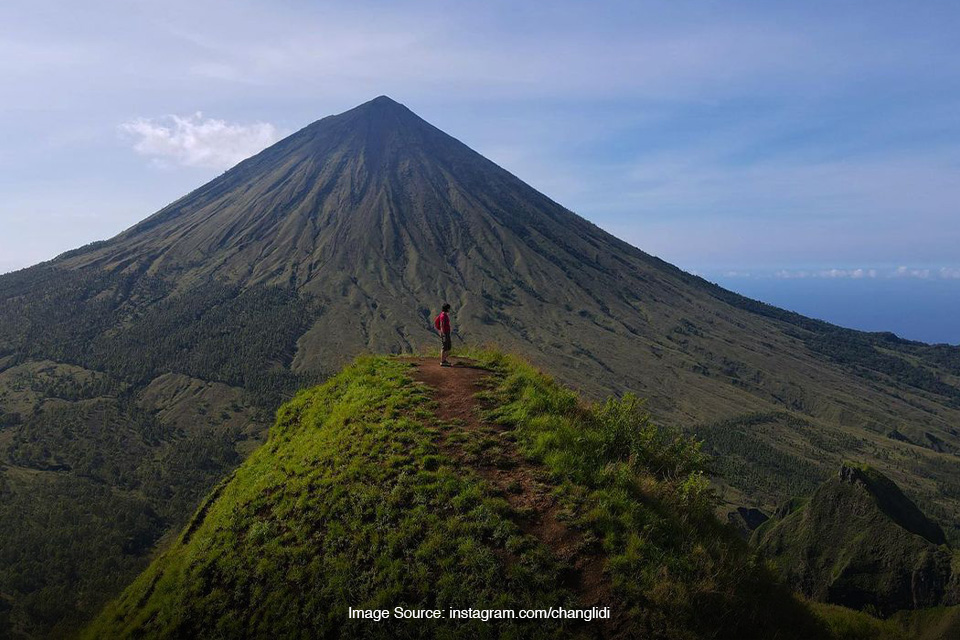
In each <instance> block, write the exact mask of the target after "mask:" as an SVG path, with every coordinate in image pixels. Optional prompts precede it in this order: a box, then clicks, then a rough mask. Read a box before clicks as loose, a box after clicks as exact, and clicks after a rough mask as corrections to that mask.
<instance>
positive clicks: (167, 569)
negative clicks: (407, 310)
mask: <svg viewBox="0 0 960 640" xmlns="http://www.w3.org/2000/svg"><path fill="white" fill-rule="evenodd" d="M408 367H409V365H407V364H405V363H402V362H399V361H396V360H390V359H385V358H373V357H368V358H363V359H361V360H359V361H358V362H357V363H355V364H354V365H353V366H351V367H349V368H348V369H347V370H345V371H344V372H343V373H341V374H340V375H338V376H336V377H335V378H333V379H331V380H330V381H329V382H328V383H326V384H324V385H322V386H321V387H318V388H316V389H311V390H309V391H305V392H302V393H300V394H299V395H298V396H296V398H295V399H294V400H293V401H291V402H290V403H288V404H286V405H285V406H284V407H283V408H282V409H281V410H280V411H279V412H278V416H277V423H276V426H275V427H274V429H273V430H272V431H271V434H270V438H269V440H268V442H267V443H266V444H265V445H264V446H263V447H261V448H260V449H259V450H258V451H256V452H255V453H254V454H253V455H252V456H251V457H250V459H249V460H248V461H247V462H246V463H245V464H244V465H242V466H241V467H240V468H239V469H238V471H237V472H236V474H235V475H234V476H233V477H232V478H231V479H229V480H228V481H226V482H225V483H224V484H222V485H221V486H220V488H219V489H218V490H217V492H215V494H214V496H212V497H211V498H210V499H208V502H207V503H206V504H205V505H204V506H202V507H201V508H200V510H199V511H198V513H197V515H196V516H195V518H194V521H193V522H192V523H191V524H190V525H189V526H188V527H187V529H186V530H185V532H184V534H182V535H181V537H180V539H179V540H178V542H177V543H176V544H175V545H174V546H173V547H172V548H171V549H169V550H167V551H166V552H165V553H164V554H163V555H162V556H161V557H160V558H158V560H157V561H155V562H154V563H153V565H152V566H151V567H150V568H149V569H148V570H147V571H146V572H145V573H144V574H142V575H141V576H140V577H139V578H138V579H137V581H136V582H135V583H134V584H133V585H132V586H131V587H129V588H128V589H127V590H126V592H125V593H124V594H123V595H122V596H121V598H120V599H119V600H117V601H116V602H114V603H113V604H111V605H110V606H109V607H108V608H107V609H106V610H105V611H104V612H103V614H102V615H101V616H100V617H99V619H98V620H97V621H96V622H95V623H94V625H93V626H91V627H90V628H89V629H88V630H87V632H86V634H85V635H86V637H90V638H101V637H144V636H145V637H158V636H163V637H168V636H170V637H239V636H244V635H248V636H253V637H260V636H275V637H284V638H286V637H333V636H336V637H356V636H357V635H359V634H364V635H366V636H373V637H393V636H394V634H396V633H400V634H404V635H434V632H435V631H436V632H437V634H438V635H443V634H444V633H449V634H451V635H450V637H452V636H453V635H466V636H467V637H484V636H487V637H491V636H493V635H500V634H501V633H502V634H505V635H506V636H507V637H509V636H510V635H511V634H514V635H523V637H530V636H533V637H537V636H540V637H551V636H552V635H554V634H556V633H558V632H560V631H561V630H563V627H561V626H560V625H550V624H537V625H536V626H528V627H522V626H521V625H519V624H504V625H498V626H496V627H495V626H491V625H485V624H482V623H480V622H477V621H464V622H462V623H460V624H453V623H450V622H446V623H445V624H443V628H442V633H441V630H440V629H439V627H438V626H437V625H436V624H434V625H431V624H430V623H425V622H424V621H416V622H410V623H406V624H404V625H400V627H399V628H398V626H397V625H396V624H393V623H391V624H381V625H379V626H377V625H375V624H372V623H369V622H361V621H356V620H353V621H351V620H348V619H347V608H348V607H351V606H352V607H354V608H392V607H394V606H398V605H403V606H407V607H424V608H434V607H436V608H447V607H467V606H478V607H484V608H522V607H532V606H534V605H538V604H541V605H542V604H549V605H553V606H557V605H563V604H567V605H573V604H574V602H573V599H572V595H571V594H570V593H569V592H567V591H565V590H564V589H561V588H559V587H558V586H557V584H558V575H559V571H560V567H559V566H558V564H557V562H556V561H555V560H554V559H553V557H552V555H551V554H550V553H549V552H548V550H546V549H545V548H543V547H542V545H538V544H536V543H535V541H533V540H532V539H530V538H528V537H526V536H524V535H523V534H522V533H521V532H520V531H519V529H518V528H517V526H516V525H515V524H514V523H513V521H512V520H511V515H512V514H511V513H510V510H509V507H508V506H507V504H506V503H505V502H504V501H503V500H502V499H498V498H496V497H493V496H491V495H489V493H488V492H487V491H486V490H485V487H484V486H483V485H482V483H481V482H480V481H479V480H478V479H477V478H475V477H471V476H470V475H469V474H463V473H459V472H458V470H457V469H456V467H455V466H454V465H452V464H451V461H450V460H449V459H448V458H446V457H445V456H444V455H442V454H441V453H440V452H439V450H438V448H437V447H436V444H435V442H436V439H437V434H436V432H435V430H434V428H433V426H432V422H433V416H432V413H431V411H430V408H429V407H430V404H429V401H428V398H427V397H426V396H425V394H424V390H423V389H422V387H420V386H418V385H415V384H413V383H412V381H411V380H410V378H409V377H408V375H407V371H408ZM521 632H522V633H521Z"/></svg>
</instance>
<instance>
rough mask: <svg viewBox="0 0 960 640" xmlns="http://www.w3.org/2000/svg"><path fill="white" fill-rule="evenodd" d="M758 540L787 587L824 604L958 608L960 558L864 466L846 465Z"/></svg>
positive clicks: (885, 610)
mask: <svg viewBox="0 0 960 640" xmlns="http://www.w3.org/2000/svg"><path fill="white" fill-rule="evenodd" d="M752 540H753V543H754V544H755V545H756V546H757V548H758V550H759V552H760V553H761V554H763V555H764V556H765V557H767V558H768V559H769V561H770V563H771V565H772V566H773V567H775V568H776V570H777V571H778V573H779V574H780V575H781V577H782V578H783V579H784V580H785V581H786V582H787V584H790V585H792V586H794V587H795V588H796V589H797V590H798V591H801V592H803V593H804V594H805V595H806V596H808V597H810V598H813V599H816V600H819V601H827V602H831V603H834V604H840V605H844V606H847V607H851V608H854V609H866V610H870V611H874V612H878V613H880V614H882V615H884V616H889V615H892V614H894V613H895V612H898V611H903V610H913V609H926V608H930V607H936V606H937V605H941V604H954V603H956V596H955V591H956V585H957V577H956V576H957V572H956V566H955V565H956V564H957V558H958V557H960V554H958V553H957V552H956V551H954V550H953V549H951V548H950V547H949V546H948V545H947V544H945V537H944V534H943V531H942V530H941V529H940V527H939V526H938V525H937V524H936V523H935V522H933V521H931V520H930V519H928V518H927V517H926V516H925V515H924V514H923V513H922V512H921V511H920V510H919V509H918V508H917V506H916V505H915V504H914V503H913V502H911V501H910V500H909V499H908V498H907V497H906V496H905V495H904V494H903V493H902V492H901V491H900V489H899V487H897V485H896V484H895V483H894V482H893V481H892V480H890V479H889V478H887V477H886V476H884V475H883V474H882V473H881V472H880V471H878V470H877V469H875V468H873V467H870V466H869V465H866V464H863V463H859V462H858V463H851V462H847V463H845V464H844V465H843V466H842V467H841V469H840V472H839V474H835V475H834V477H833V478H831V479H830V480H828V481H826V482H824V483H823V484H822V485H821V486H820V487H819V488H818V489H817V490H816V491H815V492H814V493H813V495H812V496H811V497H810V498H809V499H806V500H803V501H802V502H797V503H795V504H794V505H793V507H792V508H789V509H787V508H785V509H782V510H780V511H779V512H778V513H777V514H776V515H775V516H774V517H773V518H771V519H770V520H768V521H766V522H764V523H763V524H762V525H761V526H760V527H759V528H757V530H756V531H755V532H754V534H753V539H752ZM951 565H954V566H953V568H951Z"/></svg>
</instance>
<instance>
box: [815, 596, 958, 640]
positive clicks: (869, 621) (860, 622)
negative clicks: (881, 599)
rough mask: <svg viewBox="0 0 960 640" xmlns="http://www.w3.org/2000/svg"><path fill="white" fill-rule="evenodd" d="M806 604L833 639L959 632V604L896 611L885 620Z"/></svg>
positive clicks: (930, 638) (936, 637)
mask: <svg viewBox="0 0 960 640" xmlns="http://www.w3.org/2000/svg"><path fill="white" fill-rule="evenodd" d="M809 606H810V607H811V608H812V609H813V611H814V612H815V613H816V614H817V615H818V616H819V617H821V618H822V619H823V620H825V621H826V622H827V623H828V625H829V627H830V632H831V633H832V634H833V636H834V637H835V638H837V640H944V639H946V638H956V637H957V635H958V634H960V605H957V606H953V607H932V608H929V609H921V610H918V611H900V612H898V613H897V614H895V615H893V616H891V617H890V618H887V619H881V618H875V617H873V616H871V615H870V614H867V613H864V612H862V611H854V610H853V609H847V608H845V607H841V606H839V605H835V604H826V603H823V602H811V603H810V605H809Z"/></svg>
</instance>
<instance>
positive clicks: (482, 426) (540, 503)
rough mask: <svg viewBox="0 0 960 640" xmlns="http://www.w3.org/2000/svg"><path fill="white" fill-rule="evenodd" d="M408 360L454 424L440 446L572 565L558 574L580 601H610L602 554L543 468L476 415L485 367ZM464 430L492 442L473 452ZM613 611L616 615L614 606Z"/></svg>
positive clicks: (441, 414)
mask: <svg viewBox="0 0 960 640" xmlns="http://www.w3.org/2000/svg"><path fill="white" fill-rule="evenodd" d="M411 361H412V362H413V363H414V364H415V366H416V369H415V371H414V378H415V379H416V380H419V381H420V382H423V383H425V384H427V385H428V386H430V387H431V388H432V389H433V392H434V393H433V397H434V399H435V400H436V401H437V404H438V406H437V410H436V413H437V417H439V418H440V419H441V420H442V421H444V422H445V423H453V424H455V425H456V426H455V427H451V428H448V429H447V430H446V433H445V436H444V440H443V441H442V442H441V443H440V447H441V449H442V450H443V452H444V453H445V454H447V455H449V456H450V457H452V458H453V459H455V460H457V461H459V462H461V463H463V464H465V465H467V466H469V467H471V468H472V469H473V470H474V471H476V472H477V473H478V474H479V475H480V476H481V477H482V478H484V479H485V480H486V481H487V482H489V483H490V484H491V485H493V487H495V488H496V489H498V490H499V491H500V493H502V494H503V497H504V498H505V499H506V500H507V502H508V503H509V504H510V506H511V507H513V508H514V509H515V510H517V512H518V513H520V515H521V519H520V521H519V522H518V524H519V526H520V528H521V530H522V531H523V532H524V533H526V534H529V535H532V536H534V537H536V538H537V539H539V540H540V541H541V542H542V543H544V544H546V545H547V546H548V547H550V548H551V549H552V550H553V552H554V554H555V555H556V556H557V557H558V558H560V559H561V560H563V561H564V562H565V563H566V564H568V565H569V566H570V567H571V570H570V571H568V572H567V573H566V574H565V575H564V576H563V580H564V585H565V586H566V587H568V588H570V589H572V590H573V591H574V592H575V593H576V594H577V595H578V596H579V598H580V601H581V603H582V604H583V606H586V607H591V606H598V607H605V606H612V604H613V602H612V598H611V597H610V583H609V580H607V579H606V577H605V576H604V574H603V560H602V557H601V556H600V555H599V554H597V553H596V552H591V551H590V550H589V549H587V548H586V545H585V543H584V540H583V536H581V535H580V533H579V532H578V531H576V530H575V529H572V528H571V527H569V526H567V525H566V524H565V523H564V522H563V521H562V519H561V517H560V514H561V508H560V505H559V504H558V503H557V500H556V499H555V498H554V497H553V496H552V495H551V494H550V487H549V485H547V484H545V483H544V482H542V481H541V480H540V479H539V478H540V477H541V476H543V474H544V471H543V470H542V469H540V468H538V467H537V465H535V464H533V463H531V462H529V461H528V460H526V459H525V458H523V456H521V455H520V453H519V452H517V450H516V447H515V445H514V443H513V441H512V439H511V438H510V437H509V436H510V434H509V431H510V430H509V429H508V428H506V427H503V426H502V425H497V424H488V423H483V422H481V421H480V419H479V417H478V415H477V413H478V412H477V409H478V401H477V399H476V398H475V395H476V394H477V392H479V391H481V390H482V389H483V386H482V381H483V379H484V378H485V377H487V376H489V375H490V372H489V371H487V370H486V369H482V368H480V367H476V366H473V365H472V364H471V361H469V360H467V359H463V358H457V359H454V360H453V362H454V363H455V366H453V367H441V366H440V365H439V363H438V362H437V361H436V360H433V359H431V360H428V359H423V358H416V359H413V358H411ZM458 432H459V433H458ZM464 435H470V436H473V437H475V438H476V439H478V440H480V441H483V442H484V443H487V444H490V445H492V446H491V448H490V449H489V450H485V451H483V452H481V453H479V454H477V453H473V452H471V451H469V450H467V448H466V447H464V446H462V444H463V442H462V440H461V439H460V438H462V436H464ZM475 442H476V440H475ZM612 613H614V615H613V616H612V618H613V619H614V620H615V619H616V616H615V612H612ZM603 630H604V633H603V635H608V634H609V632H610V631H612V628H610V627H608V626H607V625H603Z"/></svg>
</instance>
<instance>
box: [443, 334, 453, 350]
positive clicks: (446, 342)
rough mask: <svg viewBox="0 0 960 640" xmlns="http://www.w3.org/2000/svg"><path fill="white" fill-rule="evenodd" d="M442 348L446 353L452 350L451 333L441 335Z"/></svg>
mask: <svg viewBox="0 0 960 640" xmlns="http://www.w3.org/2000/svg"><path fill="white" fill-rule="evenodd" d="M440 348H441V349H443V350H444V351H450V349H451V348H452V344H451V342H450V334H449V333H441V334H440Z"/></svg>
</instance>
